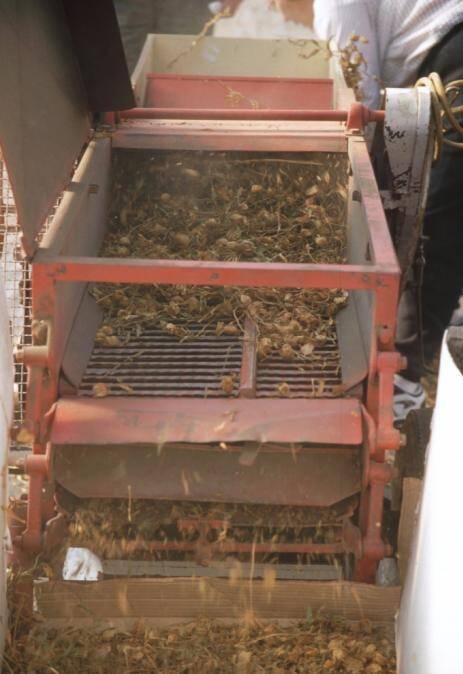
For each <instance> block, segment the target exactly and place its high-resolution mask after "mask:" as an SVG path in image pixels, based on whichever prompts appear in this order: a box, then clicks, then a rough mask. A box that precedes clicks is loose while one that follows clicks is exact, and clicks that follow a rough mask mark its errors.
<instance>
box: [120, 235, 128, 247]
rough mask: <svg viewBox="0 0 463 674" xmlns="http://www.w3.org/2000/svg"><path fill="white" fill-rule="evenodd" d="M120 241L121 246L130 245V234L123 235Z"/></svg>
mask: <svg viewBox="0 0 463 674" xmlns="http://www.w3.org/2000/svg"><path fill="white" fill-rule="evenodd" d="M119 243H120V244H121V246H130V238H129V237H128V236H121V238H120V239H119Z"/></svg>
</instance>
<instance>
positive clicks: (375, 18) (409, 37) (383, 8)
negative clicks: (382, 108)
mask: <svg viewBox="0 0 463 674" xmlns="http://www.w3.org/2000/svg"><path fill="white" fill-rule="evenodd" d="M314 13H315V21H314V27H315V30H316V32H317V34H318V36H319V37H320V38H321V39H324V40H330V39H332V40H333V41H334V42H335V44H336V45H337V46H338V47H341V48H342V47H343V46H345V44H346V43H347V42H348V41H349V38H350V36H351V34H352V33H356V34H357V35H361V36H363V37H365V38H367V39H368V44H361V43H359V47H360V48H361V50H362V53H363V55H364V57H365V60H366V62H367V68H366V72H364V80H363V85H362V86H363V93H364V100H365V102H366V103H367V105H370V106H372V107H374V106H377V105H378V103H379V92H380V89H381V86H388V87H401V86H407V85H411V84H414V82H415V80H416V76H417V71H418V69H419V67H420V65H421V64H422V62H423V61H424V59H425V57H426V55H427V54H428V52H429V50H430V49H432V47H434V45H436V44H437V43H438V42H439V41H440V40H441V39H442V38H443V37H444V36H445V35H446V34H447V33H448V32H449V31H450V30H451V29H452V28H453V27H454V26H456V25H457V24H459V23H463V0H315V2H314Z"/></svg>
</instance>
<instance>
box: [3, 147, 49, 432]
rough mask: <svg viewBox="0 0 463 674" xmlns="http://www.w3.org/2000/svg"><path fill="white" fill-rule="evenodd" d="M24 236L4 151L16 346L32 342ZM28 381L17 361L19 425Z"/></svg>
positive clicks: (6, 251) (7, 263)
mask: <svg viewBox="0 0 463 674" xmlns="http://www.w3.org/2000/svg"><path fill="white" fill-rule="evenodd" d="M52 220H53V215H51V216H50V217H49V218H48V219H47V221H46V222H45V224H44V226H43V228H42V231H41V233H40V238H41V237H43V235H44V234H45V232H46V231H47V230H48V228H49V227H50V224H51V222H52ZM21 237H22V232H21V228H20V226H19V223H18V214H17V211H16V205H15V200H14V195H13V191H12V189H11V183H10V181H9V178H8V172H7V169H6V165H5V162H4V161H3V160H2V156H1V154H0V278H1V280H2V282H3V285H4V288H5V294H6V300H7V307H8V314H9V323H10V334H11V340H12V344H13V348H16V347H18V346H20V345H27V344H31V343H32V328H31V325H32V293H31V291H32V288H31V266H30V264H29V262H28V260H27V259H26V258H25V257H24V253H23V249H22V242H21ZM26 385H27V369H26V367H25V366H24V365H23V364H22V363H16V364H15V414H14V427H15V428H20V427H21V426H22V424H23V422H24V412H25V404H26Z"/></svg>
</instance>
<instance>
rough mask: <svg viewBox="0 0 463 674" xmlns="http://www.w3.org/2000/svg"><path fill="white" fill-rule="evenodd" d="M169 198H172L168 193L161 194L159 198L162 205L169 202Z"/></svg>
mask: <svg viewBox="0 0 463 674" xmlns="http://www.w3.org/2000/svg"><path fill="white" fill-rule="evenodd" d="M171 198H172V197H171V195H170V194H169V192H163V193H162V194H161V196H160V199H161V201H163V202H164V203H167V202H168V201H170V200H171Z"/></svg>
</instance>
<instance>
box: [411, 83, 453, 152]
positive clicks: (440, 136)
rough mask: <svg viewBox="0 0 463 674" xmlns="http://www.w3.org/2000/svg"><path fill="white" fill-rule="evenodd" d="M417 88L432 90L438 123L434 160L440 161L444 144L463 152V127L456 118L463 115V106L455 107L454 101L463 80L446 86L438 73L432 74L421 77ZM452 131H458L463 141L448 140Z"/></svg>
mask: <svg viewBox="0 0 463 674" xmlns="http://www.w3.org/2000/svg"><path fill="white" fill-rule="evenodd" d="M416 86H417V87H429V89H430V90H431V98H432V107H433V113H434V120H435V123H436V140H435V147H434V160H437V159H439V157H440V155H441V152H442V146H443V145H444V144H445V145H451V146H452V147H455V148H458V149H459V150H463V126H462V125H461V124H460V122H459V121H458V119H457V117H456V116H457V115H460V114H462V113H463V105H459V106H455V107H454V106H453V101H454V100H455V99H456V97H457V96H458V94H459V93H461V90H462V89H463V80H455V81H453V82H449V83H448V84H444V83H443V82H442V80H441V78H440V76H439V75H438V74H437V73H431V74H430V75H429V76H428V77H421V78H420V79H419V80H418V82H417V83H416ZM450 130H453V131H456V132H457V133H458V134H459V135H460V136H461V137H462V140H459V141H456V140H450V139H449V138H446V137H445V134H446V133H447V131H450Z"/></svg>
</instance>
